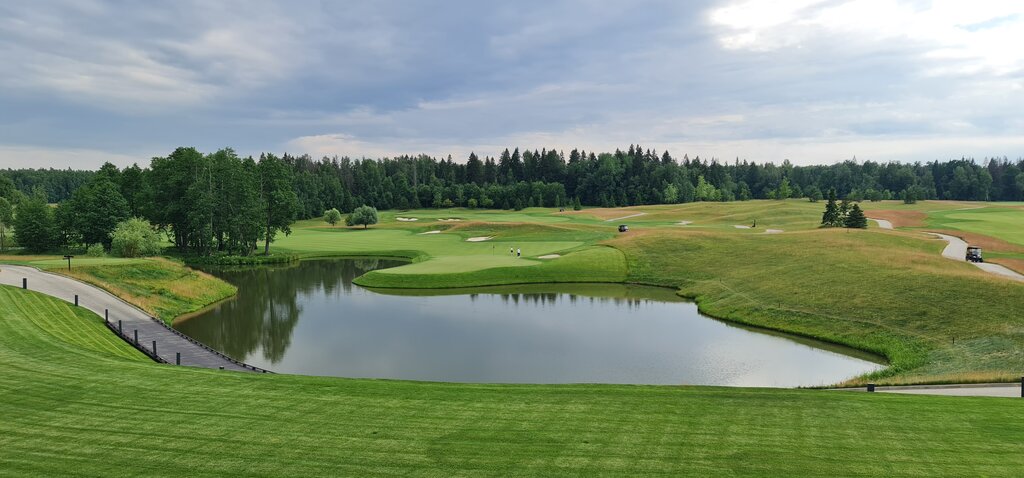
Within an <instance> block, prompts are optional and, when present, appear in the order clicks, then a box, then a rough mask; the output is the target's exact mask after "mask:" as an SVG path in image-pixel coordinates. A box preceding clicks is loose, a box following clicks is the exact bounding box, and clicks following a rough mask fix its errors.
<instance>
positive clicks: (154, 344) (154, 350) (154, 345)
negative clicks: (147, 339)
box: [153, 340, 156, 355]
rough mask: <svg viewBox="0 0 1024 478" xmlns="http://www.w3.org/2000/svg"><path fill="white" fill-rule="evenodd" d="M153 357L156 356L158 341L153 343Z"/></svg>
mask: <svg viewBox="0 0 1024 478" xmlns="http://www.w3.org/2000/svg"><path fill="white" fill-rule="evenodd" d="M153 355H156V340H154V341H153Z"/></svg>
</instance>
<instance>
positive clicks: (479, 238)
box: [466, 236, 494, 242]
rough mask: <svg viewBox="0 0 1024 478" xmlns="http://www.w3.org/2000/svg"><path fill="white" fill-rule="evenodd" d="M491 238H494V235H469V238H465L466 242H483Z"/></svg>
mask: <svg viewBox="0 0 1024 478" xmlns="http://www.w3.org/2000/svg"><path fill="white" fill-rule="evenodd" d="M491 239H494V236H480V237H471V238H469V239H466V242H484V241H489V240H491Z"/></svg>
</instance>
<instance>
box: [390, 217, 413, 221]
mask: <svg viewBox="0 0 1024 478" xmlns="http://www.w3.org/2000/svg"><path fill="white" fill-rule="evenodd" d="M395 220H396V221H402V222H412V221H419V218H416V217H396V218H395Z"/></svg>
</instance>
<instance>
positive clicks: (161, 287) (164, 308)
mask: <svg viewBox="0 0 1024 478" xmlns="http://www.w3.org/2000/svg"><path fill="white" fill-rule="evenodd" d="M0 261H2V262H6V263H13V264H22V265H28V266H32V267H37V268H39V269H42V270H45V271H48V272H53V273H57V274H62V275H65V276H69V277H73V278H75V279H78V280H81V281H83V282H88V283H90V284H93V285H95V286H97V287H100V288H102V289H104V290H106V291H108V292H110V293H112V294H114V295H116V296H118V297H120V298H121V299H123V300H125V301H127V302H130V303H131V304H134V305H135V306H137V307H139V308H141V309H142V310H145V311H146V312H148V313H149V314H151V315H153V316H154V317H157V318H160V319H161V320H163V321H165V322H167V323H170V322H171V321H172V320H174V319H175V318H176V317H178V316H181V315H184V314H188V313H191V312H195V311H197V310H199V309H202V308H203V307H206V306H207V305H210V304H212V303H214V302H217V301H219V300H222V299H226V298H228V297H231V296H233V295H235V293H236V292H237V289H236V288H235V286H233V285H231V284H228V283H227V282H224V281H222V280H220V279H217V278H216V277H213V276H211V275H209V274H206V273H203V272H199V271H196V270H194V269H190V268H188V267H186V266H184V265H183V264H182V263H180V262H178V261H175V260H170V259H164V258H145V259H120V258H94V257H83V258H77V257H76V258H75V259H72V268H71V270H70V271H69V270H68V269H67V261H66V260H64V259H61V258H60V257H59V256H0ZM0 267H2V266H0Z"/></svg>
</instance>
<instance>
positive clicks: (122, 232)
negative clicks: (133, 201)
mask: <svg viewBox="0 0 1024 478" xmlns="http://www.w3.org/2000/svg"><path fill="white" fill-rule="evenodd" d="M110 238H111V247H110V252H111V253H113V254H114V255H115V256H118V257H143V256H155V255H157V254H160V236H159V235H158V234H157V233H156V231H155V230H154V229H153V226H152V225H150V224H149V221H147V220H145V219H139V218H132V219H128V220H127V221H121V222H119V223H117V226H115V227H114V232H112V233H110Z"/></svg>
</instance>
